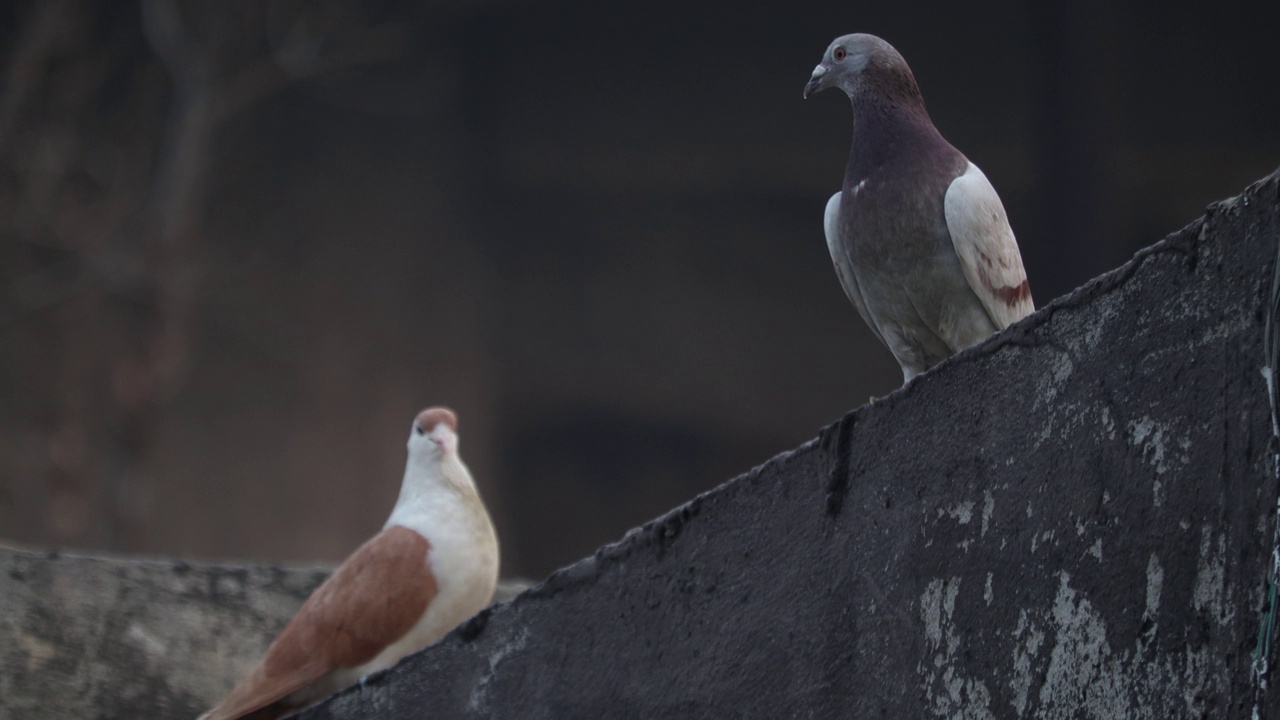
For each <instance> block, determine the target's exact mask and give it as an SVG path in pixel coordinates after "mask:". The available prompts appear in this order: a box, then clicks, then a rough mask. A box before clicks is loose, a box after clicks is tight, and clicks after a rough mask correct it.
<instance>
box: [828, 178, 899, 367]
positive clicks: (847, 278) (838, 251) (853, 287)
mask: <svg viewBox="0 0 1280 720" xmlns="http://www.w3.org/2000/svg"><path fill="white" fill-rule="evenodd" d="M841 195H843V193H836V194H835V195H832V196H831V199H830V200H828V201H827V209H826V212H824V213H823V215H822V230H823V232H824V233H825V234H826V236H827V250H828V251H829V252H830V253H831V264H832V265H835V266H836V277H838V278H840V287H842V288H844V294H845V295H846V296H847V297H848V298H849V302H851V303H853V306H854V307H855V308H857V309H858V314H859V315H861V316H862V320H863V322H865V323H866V324H867V327H869V328H871V332H873V333H875V334H876V338H878V339H879V340H880V342H881V343H883V344H884V345H885V347H888V346H889V344H888V343H886V342H885V341H884V336H883V335H881V334H880V328H878V327H876V324H875V322H873V321H872V320H871V314H870V313H868V312H867V303H866V302H865V301H864V300H863V299H862V290H861V289H860V288H859V287H858V279H857V277H856V276H855V275H854V274H853V262H852V261H850V260H849V253H848V252H846V251H845V243H844V241H843V239H841V237H840V226H841V224H842V223H841V222H840V196H841Z"/></svg>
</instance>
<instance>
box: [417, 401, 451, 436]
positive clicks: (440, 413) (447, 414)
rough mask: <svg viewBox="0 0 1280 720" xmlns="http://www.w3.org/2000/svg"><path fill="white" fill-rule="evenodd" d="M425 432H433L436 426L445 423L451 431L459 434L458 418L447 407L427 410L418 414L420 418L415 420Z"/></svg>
mask: <svg viewBox="0 0 1280 720" xmlns="http://www.w3.org/2000/svg"><path fill="white" fill-rule="evenodd" d="M414 422H415V423H417V425H418V427H420V428H422V431H423V432H431V430H432V429H433V428H435V426H436V425H439V424H440V423H444V424H445V425H448V426H449V429H450V430H452V431H454V432H455V433H456V432H458V416H457V415H455V414H454V412H453V411H452V410H450V409H449V408H447V407H433V408H427V409H426V410H423V411H422V412H420V413H418V417H417V419H416V420H414Z"/></svg>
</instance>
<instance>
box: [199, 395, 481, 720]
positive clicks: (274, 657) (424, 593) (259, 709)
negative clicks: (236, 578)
mask: <svg viewBox="0 0 1280 720" xmlns="http://www.w3.org/2000/svg"><path fill="white" fill-rule="evenodd" d="M457 428H458V421H457V418H456V416H455V415H454V414H453V412H452V411H450V410H448V409H446V408H430V409H427V410H424V411H422V412H421V413H419V415H418V417H417V418H416V419H415V420H414V422H413V429H412V432H411V433H410V435H409V460H408V463H407V464H406V466H405V471H404V481H403V483H402V484H401V486H400V498H399V499H398V500H396V504H395V507H394V508H393V509H392V511H391V517H390V518H389V519H388V520H387V524H386V525H385V526H384V527H383V529H382V532H380V533H378V534H377V535H375V536H373V538H372V539H370V540H369V541H368V542H366V543H365V544H364V545H361V546H360V548H359V549H357V550H356V551H355V552H354V553H352V555H351V557H349V558H347V559H346V561H345V562H343V563H342V565H341V566H339V567H338V569H337V570H336V571H335V572H334V573H333V575H331V576H330V577H329V579H328V580H325V582H324V583H323V584H321V585H320V587H318V588H316V591H315V592H314V593H312V594H311V597H310V598H309V599H308V600H307V602H306V603H305V604H303V606H302V609H301V610H299V611H298V614H297V615H295V616H294V617H293V619H292V620H290V621H289V624H288V625H286V626H285V628H284V630H281V631H280V634H279V635H278V636H277V637H276V639H275V640H274V641H273V642H272V643H271V646H270V647H269V648H267V654H266V657H264V658H263V659H262V662H260V663H259V664H258V666H257V667H256V668H254V669H253V670H252V671H251V672H250V673H249V675H248V676H247V677H246V678H245V679H244V680H242V681H241V682H240V684H239V685H237V686H236V687H235V689H234V690H232V691H231V693H230V694H229V695H227V697H226V698H224V699H223V700H222V702H220V703H218V705H217V707H215V708H213V709H212V710H210V711H209V712H207V713H205V714H204V715H202V716H200V720H237V719H239V718H253V719H254V720H266V719H268V718H278V717H280V716H281V715H284V714H286V713H289V712H293V711H295V710H298V709H299V708H301V707H303V706H305V705H309V704H311V703H313V702H315V701H317V700H319V699H321V698H323V697H325V696H327V695H330V694H332V693H334V692H336V691H337V690H340V689H342V688H344V687H346V686H347V685H350V684H352V683H354V682H356V681H357V680H360V679H361V678H363V677H365V676H366V675H369V674H370V673H373V672H376V671H378V670H382V669H384V668H388V667H391V666H392V665H394V664H396V662H398V661H399V660H400V658H402V657H404V656H405V655H407V654H409V653H411V652H414V651H415V650H418V649H420V648H422V647H424V646H425V645H428V644H430V643H433V642H435V641H436V640H439V639H440V638H441V637H443V636H444V635H445V634H446V633H447V632H449V631H450V630H452V629H453V628H455V627H457V625H458V624H459V623H461V622H462V621H464V620H466V619H467V618H469V617H471V616H472V615H474V614H476V613H477V612H479V611H480V610H482V609H484V607H485V606H486V605H488V604H489V600H490V598H491V597H493V591H494V585H495V583H496V582H497V579H498V539H497V536H496V534H495V533H494V530H493V524H492V523H491V522H490V520H489V514H488V513H487V512H486V511H485V507H484V503H483V502H482V501H481V500H480V495H479V493H478V492H477V491H476V486H475V482H474V481H472V479H471V473H470V471H468V470H467V466H466V465H464V464H463V463H462V458H460V457H459V456H458V435H457Z"/></svg>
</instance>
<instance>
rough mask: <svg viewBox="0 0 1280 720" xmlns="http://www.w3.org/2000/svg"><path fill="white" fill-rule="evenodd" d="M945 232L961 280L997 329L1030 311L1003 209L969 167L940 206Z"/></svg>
mask: <svg viewBox="0 0 1280 720" xmlns="http://www.w3.org/2000/svg"><path fill="white" fill-rule="evenodd" d="M944 209H945V213H946V219H947V229H948V230H949V231H950V233H951V242H952V244H953V245H954V246H955V249H956V255H958V256H959V257H960V265H961V267H962V268H963V269H964V278H965V280H967V281H968V282H969V287H971V288H973V292H974V294H976V295H977V296H978V300H980V301H981V302H982V307H983V308H984V309H986V311H987V315H988V316H990V317H991V322H992V323H994V324H995V326H996V327H997V328H999V329H1000V330H1004V329H1005V328H1007V327H1009V326H1010V325H1011V324H1013V323H1015V322H1017V321H1018V320H1021V319H1022V318H1024V317H1026V316H1027V315H1030V314H1031V313H1033V312H1035V309H1036V307H1035V303H1034V302H1032V300H1031V289H1030V286H1029V285H1028V284H1027V271H1026V270H1025V269H1023V267H1022V255H1021V254H1020V253H1019V252H1018V242H1017V241H1016V240H1014V238H1013V230H1011V229H1010V228H1009V219H1008V217H1007V216H1006V215H1005V212H1004V205H1002V204H1001V203H1000V197H999V196H998V195H996V189H995V188H993V187H992V186H991V183H990V181H988V180H987V176H986V175H983V174H982V171H981V170H979V169H978V166H977V165H974V164H973V163H969V167H968V169H966V170H965V172H964V174H963V175H961V176H960V177H958V178H956V179H955V180H953V181H951V185H950V186H949V187H948V188H947V196H946V200H945V202H944Z"/></svg>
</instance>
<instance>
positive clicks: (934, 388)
mask: <svg viewBox="0 0 1280 720" xmlns="http://www.w3.org/2000/svg"><path fill="white" fill-rule="evenodd" d="M1278 188H1280V184H1278V181H1277V176H1276V175H1272V176H1271V177H1269V178H1267V179H1266V180H1265V181H1264V182H1262V183H1259V184H1257V185H1255V186H1253V187H1251V188H1250V189H1249V190H1248V191H1247V192H1246V193H1245V194H1244V195H1243V196H1241V197H1240V198H1237V199H1235V200H1230V201H1226V202H1223V203H1219V204H1217V205H1215V206H1213V207H1211V208H1210V209H1209V212H1208V214H1207V215H1206V216H1205V217H1204V218H1203V219H1202V220H1200V221H1197V222H1196V223H1193V224H1192V225H1191V226H1189V227H1187V228H1186V229H1184V230H1182V231H1181V232H1179V233H1177V234H1175V235H1173V236H1172V237H1170V238H1168V239H1166V240H1165V241H1163V242H1161V243H1158V244H1157V245H1155V246H1153V247H1151V248H1150V249H1148V250H1145V251H1143V252H1141V253H1139V254H1138V256H1137V257H1135V258H1134V260H1133V261H1132V262H1131V263H1129V264H1127V265H1125V266H1124V267H1122V268H1120V269H1119V270H1117V271H1115V272H1113V273H1110V274H1108V275H1106V276H1103V277H1101V278H1099V279H1097V280H1096V281H1094V282H1091V283H1090V284H1089V285H1087V286H1085V287H1083V288H1081V289H1080V290H1079V291H1078V292H1076V293H1074V294H1072V295H1070V296H1068V297H1065V298H1062V299H1060V300H1058V301H1055V302H1053V303H1051V304H1049V305H1048V306H1047V307H1045V308H1044V309H1043V310H1041V311H1040V312H1039V313H1037V314H1036V315H1035V316H1034V317H1032V318H1030V319H1029V320H1028V321H1026V322H1024V323H1022V324H1020V325H1018V326H1017V327H1015V328H1013V329H1011V330H1010V331H1009V332H1007V333H1005V334H1004V335H1002V336H1000V337H998V338H996V339H994V340H992V341H990V342H988V343H986V344H984V345H982V346H981V347H978V348H976V349H974V350H972V351H970V352H965V353H963V354H961V355H960V356H959V357H957V358H955V359H954V360H952V361H950V362H948V363H946V364H945V365H944V366H943V367H940V368H938V370H937V371H936V372H933V373H930V374H928V375H927V376H925V377H923V378H921V379H920V380H919V381H918V382H916V383H915V384H913V385H912V386H911V387H909V388H908V389H906V390H905V391H902V392H898V393H894V394H893V395H890V396H889V397H887V398H885V399H884V400H882V401H881V402H878V403H876V404H875V405H874V406H871V407H862V408H860V409H858V410H856V411H854V412H852V413H850V414H849V415H847V416H845V418H844V419H843V420H842V421H840V422H839V423H837V424H836V425H833V426H831V427H829V428H827V429H825V430H824V431H823V432H822V434H821V436H820V437H819V438H818V439H817V440H815V441H813V442H811V443H808V444H806V445H803V446H801V447H800V448H798V449H796V450H795V451H794V452H789V453H784V454H782V455H780V456H778V457H776V458H774V459H773V460H771V461H769V462H768V463H766V464H765V465H763V466H761V467H759V468H757V469H755V470H753V471H751V472H750V473H747V474H746V475H743V476H742V477H739V478H737V479H735V480H733V481H731V482H729V483H727V484H725V485H723V486H721V487H719V488H717V489H715V490H713V491H711V492H709V493H707V494H705V495H703V496H701V497H699V498H697V499H695V500H694V501H692V502H691V503H689V504H687V505H685V506H683V507H681V508H679V509H677V510H675V511H673V512H671V513H670V514H668V515H666V516H665V517H662V518H660V519H658V520H655V521H653V522H652V523H649V524H648V525H646V526H645V527H643V528H642V529H640V530H638V531H636V532H634V533H632V534H630V535H629V536H627V537H626V538H625V539H623V540H622V541H621V542H619V543H617V544H615V545H611V546H608V547H605V548H602V549H601V550H600V551H599V552H597V553H596V555H595V556H594V557H592V558H588V559H586V560H583V561H581V562H579V563H577V564H576V565H573V566H571V567H569V568H567V569H565V570H564V571H562V572H560V573H558V574H556V575H554V576H552V577H551V578H550V579H549V580H547V581H546V582H545V583H543V584H542V585H540V586H538V587H537V588H535V589H533V590H531V591H529V592H527V593H525V594H524V595H522V596H520V597H518V598H516V599H515V600H514V601H513V602H512V603H510V604H508V605H505V606H500V607H497V608H495V609H494V610H493V611H492V612H491V613H490V614H489V615H488V617H487V618H483V619H481V620H478V621H475V622H473V623H472V624H471V626H469V627H468V628H465V629H464V632H460V633H457V634H455V635H453V636H451V637H450V638H448V639H446V641H444V642H443V643H442V644H440V645H438V646H437V647H435V648H434V649H432V650H429V651H427V652H424V653H422V654H419V655H416V656H414V657H412V658H410V659H409V660H407V661H406V662H404V663H402V664H401V665H400V666H398V667H396V668H394V669H393V670H392V671H390V672H389V673H387V674H386V675H383V676H380V677H377V678H374V679H373V680H371V681H370V682H369V683H368V684H366V685H365V686H363V687H358V688H353V689H351V690H349V691H348V692H345V693H343V694H340V695H338V696H336V697H335V698H334V699H333V700H332V701H330V702H329V703H328V704H326V705H322V706H319V707H317V708H314V709H312V710H310V711H308V712H306V713H305V714H303V715H301V716H300V717H305V718H307V719H308V720H321V719H333V720H338V719H341V720H356V719H363V718H368V719H372V718H382V719H386V718H446V717H447V718H520V719H522V720H529V719H534V718H573V717H578V718H603V717H608V718H645V719H650V718H703V717H760V718H781V717H787V718H811V717H812V718H830V717H895V718H917V717H946V718H1013V717H1035V718H1117V717H1127V718H1159V719H1165V718H1184V717H1212V718H1246V717H1249V716H1250V713H1251V711H1252V705H1253V702H1254V689H1255V687H1254V679H1253V676H1252V674H1251V665H1252V661H1253V657H1252V653H1253V652H1254V648H1255V645H1256V642H1257V637H1258V629H1259V623H1260V619H1261V613H1262V610H1263V607H1262V606H1263V598H1264V588H1265V585H1264V583H1265V578H1266V572H1267V569H1268V558H1269V556H1270V553H1271V546H1272V537H1273V520H1274V514H1273V509H1274V508H1275V502H1276V492H1277V486H1276V479H1275V475H1274V471H1275V467H1276V466H1275V460H1276V458H1275V451H1276V445H1275V440H1274V438H1273V435H1272V429H1271V420H1270V415H1269V412H1270V411H1269V403H1268V397H1267V387H1266V384H1265V382H1264V378H1263V374H1262V372H1261V369H1262V366H1263V357H1264V356H1263V350H1262V338H1263V328H1264V323H1265V318H1266V312H1265V307H1266V304H1267V303H1266V300H1267V294H1268V292H1269V291H1270V287H1271V278H1272V263H1273V261H1274V258H1275V257H1276V249H1277V244H1278V243H1280V212H1278V207H1277V205H1278V201H1280V190H1278ZM760 411H761V412H768V408H766V407H762V408H761V409H760ZM1261 701H1262V703H1263V704H1262V706H1261V707H1260V713H1261V714H1264V715H1265V714H1267V712H1268V711H1270V712H1271V713H1273V714H1274V713H1275V712H1276V705H1277V703H1276V702H1275V700H1274V698H1273V697H1268V696H1265V695H1264V696H1262V697H1261Z"/></svg>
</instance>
